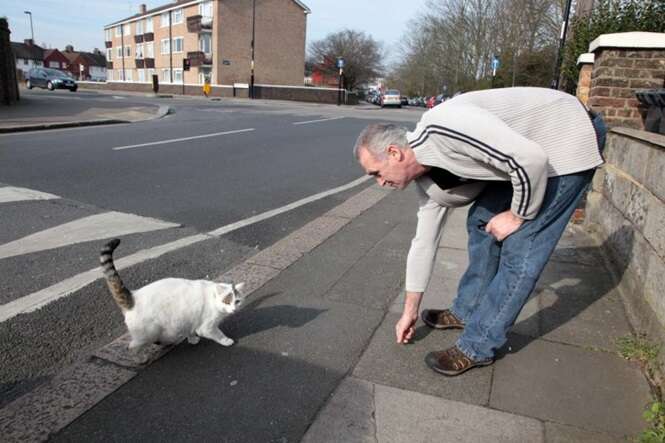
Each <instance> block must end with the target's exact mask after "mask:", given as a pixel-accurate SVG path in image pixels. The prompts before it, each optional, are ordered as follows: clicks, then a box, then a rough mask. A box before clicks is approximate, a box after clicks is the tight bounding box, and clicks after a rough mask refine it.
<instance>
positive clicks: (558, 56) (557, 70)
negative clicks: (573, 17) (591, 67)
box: [552, 0, 572, 89]
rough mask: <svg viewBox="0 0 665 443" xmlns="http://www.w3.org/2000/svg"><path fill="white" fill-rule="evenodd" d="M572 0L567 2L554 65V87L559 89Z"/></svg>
mask: <svg viewBox="0 0 665 443" xmlns="http://www.w3.org/2000/svg"><path fill="white" fill-rule="evenodd" d="M571 3H572V0H568V1H567V2H566V10H565V11H564V15H563V24H562V25H561V40H560V41H559V49H558V51H557V53H556V63H555V65H554V78H553V79H552V89H559V76H560V75H561V59H562V58H563V47H564V45H565V43H566V32H567V31H568V17H569V16H570V6H571Z"/></svg>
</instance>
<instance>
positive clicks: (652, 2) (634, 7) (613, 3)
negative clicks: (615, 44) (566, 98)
mask: <svg viewBox="0 0 665 443" xmlns="http://www.w3.org/2000/svg"><path fill="white" fill-rule="evenodd" d="M630 31H647V32H665V0H599V1H598V3H597V4H596V6H595V8H594V9H593V11H592V12H591V14H590V15H589V16H578V17H575V18H574V19H573V20H572V23H571V27H570V35H571V38H570V39H569V40H568V41H567V42H566V47H565V53H564V61H563V66H562V69H561V72H562V77H563V78H562V85H563V88H564V89H565V90H566V91H568V92H570V93H574V92H575V88H576V87H577V80H578V78H579V68H578V67H577V58H578V57H579V56H580V54H583V53H585V52H587V51H588V50H589V43H591V42H592V41H593V40H594V39H596V38H597V37H598V36H600V35H602V34H613V33H616V32H630Z"/></svg>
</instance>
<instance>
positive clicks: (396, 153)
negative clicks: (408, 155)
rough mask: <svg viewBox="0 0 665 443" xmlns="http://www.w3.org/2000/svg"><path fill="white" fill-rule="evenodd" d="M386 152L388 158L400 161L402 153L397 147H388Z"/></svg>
mask: <svg viewBox="0 0 665 443" xmlns="http://www.w3.org/2000/svg"><path fill="white" fill-rule="evenodd" d="M386 152H387V153H388V158H392V159H393V160H398V161H401V160H402V157H403V156H404V153H403V152H402V150H401V149H400V148H398V147H397V145H388V148H386Z"/></svg>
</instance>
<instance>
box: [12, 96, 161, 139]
mask: <svg viewBox="0 0 665 443" xmlns="http://www.w3.org/2000/svg"><path fill="white" fill-rule="evenodd" d="M76 94H80V93H70V92H64V91H49V95H46V93H45V94H43V96H42V94H33V95H30V96H28V95H26V94H25V90H23V89H22V90H21V100H20V101H19V102H17V103H16V104H14V105H12V106H3V107H2V108H0V133H7V132H22V131H33V130H41V129H55V128H68V127H76V126H90V125H105V124H114V123H133V122H138V121H143V120H151V119H153V118H159V117H163V116H164V115H166V114H167V113H168V112H169V108H168V107H167V106H159V105H157V104H156V105H142V106H126V105H125V104H123V103H117V104H114V103H105V104H104V105H103V106H102V105H101V104H100V103H99V102H93V101H89V100H83V99H80V98H79V97H77V96H76Z"/></svg>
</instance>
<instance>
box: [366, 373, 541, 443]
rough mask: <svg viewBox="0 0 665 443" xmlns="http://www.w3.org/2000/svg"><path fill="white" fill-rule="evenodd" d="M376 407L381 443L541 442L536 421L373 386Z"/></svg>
mask: <svg viewBox="0 0 665 443" xmlns="http://www.w3.org/2000/svg"><path fill="white" fill-rule="evenodd" d="M375 404H376V429H377V432H376V433H377V441H379V442H381V443H384V442H385V443H413V442H422V443H429V442H432V441H440V442H478V443H480V442H482V443H485V442H490V441H491V442H529V443H537V442H542V441H543V425H542V423H540V422H539V421H538V420H534V419H532V418H527V417H521V416H518V415H513V414H508V413H505V412H501V411H496V410H492V409H489V408H483V407H480V406H474V405H469V404H465V403H460V402H456V401H451V400H446V399H442V398H438V397H434V396H431V395H423V394H420V393H416V392H410V391H406V390H403V389H396V388H393V387H389V386H382V385H376V386H375Z"/></svg>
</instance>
